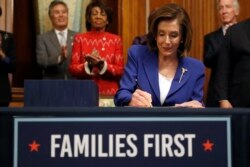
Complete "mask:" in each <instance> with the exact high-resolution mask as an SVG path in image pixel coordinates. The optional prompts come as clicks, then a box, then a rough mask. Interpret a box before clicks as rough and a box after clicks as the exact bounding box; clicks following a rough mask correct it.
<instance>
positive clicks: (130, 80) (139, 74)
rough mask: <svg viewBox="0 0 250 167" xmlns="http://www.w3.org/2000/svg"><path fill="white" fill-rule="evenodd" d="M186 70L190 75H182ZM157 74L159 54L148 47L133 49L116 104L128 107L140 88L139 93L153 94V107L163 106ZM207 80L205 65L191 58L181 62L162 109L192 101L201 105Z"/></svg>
mask: <svg viewBox="0 0 250 167" xmlns="http://www.w3.org/2000/svg"><path fill="white" fill-rule="evenodd" d="M183 68H185V69H187V71H186V72H185V73H183V75H182V69H183ZM158 73H159V71H158V54H157V52H156V51H155V52H151V51H150V50H149V49H148V46H143V45H133V46H132V47H131V48H130V49H129V51H128V61H127V65H126V67H125V72H124V75H123V77H122V79H121V81H120V89H119V90H118V91H117V93H116V95H115V99H114V100H115V104H116V105H117V106H124V105H128V103H129V102H130V100H131V97H132V93H133V92H134V91H135V89H136V88H137V87H138V85H139V87H140V89H142V90H144V91H146V92H148V93H150V94H151V96H152V105H153V106H162V105H161V102H160V88H159V78H158ZM181 75H182V77H181ZM204 78H205V67H204V65H203V63H202V62H200V61H198V60H196V59H194V58H191V57H182V58H180V59H179V65H178V67H177V71H176V74H175V77H174V79H173V81H172V84H171V87H170V90H169V93H168V95H167V97H166V99H165V102H164V103H163V106H173V105H175V104H176V103H183V102H186V101H190V100H197V101H200V102H202V100H203V86H204Z"/></svg>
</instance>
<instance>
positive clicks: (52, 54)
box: [36, 1, 76, 79]
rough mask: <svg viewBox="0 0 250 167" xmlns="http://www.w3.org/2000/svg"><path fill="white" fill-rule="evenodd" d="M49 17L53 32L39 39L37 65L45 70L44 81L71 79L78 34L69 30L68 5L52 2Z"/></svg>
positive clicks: (40, 36)
mask: <svg viewBox="0 0 250 167" xmlns="http://www.w3.org/2000/svg"><path fill="white" fill-rule="evenodd" d="M49 17H50V20H51V23H52V25H53V30H50V31H48V32H46V33H44V34H42V35H39V36H38V37H37V46H36V56H37V63H38V64H39V65H40V66H41V67H42V69H43V79H71V78H72V77H71V75H70V73H69V72H68V64H69V62H70V57H71V49H72V42H73V37H74V35H75V34H76V32H74V31H71V30H69V29H68V28H67V27H68V6H67V4H66V3H65V2H63V1H52V2H51V3H50V6H49Z"/></svg>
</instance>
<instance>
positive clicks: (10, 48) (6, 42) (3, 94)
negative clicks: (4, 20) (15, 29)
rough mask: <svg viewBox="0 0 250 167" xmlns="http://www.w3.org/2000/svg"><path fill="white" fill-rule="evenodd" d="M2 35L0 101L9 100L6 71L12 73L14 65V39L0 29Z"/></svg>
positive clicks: (6, 101) (9, 87) (9, 88)
mask: <svg viewBox="0 0 250 167" xmlns="http://www.w3.org/2000/svg"><path fill="white" fill-rule="evenodd" d="M0 35H1V36H2V49H3V52H4V53H5V56H6V57H5V59H3V60H0V103H8V102H10V101H11V86H10V82H9V77H8V73H12V72H13V71H14V67H15V53H14V39H13V35H12V34H10V33H7V32H4V31H0Z"/></svg>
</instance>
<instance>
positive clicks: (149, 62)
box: [143, 52, 160, 102]
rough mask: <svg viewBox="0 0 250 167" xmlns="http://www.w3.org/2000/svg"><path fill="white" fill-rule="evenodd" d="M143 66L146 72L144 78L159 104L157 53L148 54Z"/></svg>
mask: <svg viewBox="0 0 250 167" xmlns="http://www.w3.org/2000/svg"><path fill="white" fill-rule="evenodd" d="M143 64H144V69H145V72H146V77H147V79H148V81H149V83H150V86H151V88H152V92H153V93H154V95H155V96H156V97H157V99H158V101H159V102H160V90H159V78H158V55H157V52H149V55H148V56H147V57H146V58H145V59H143Z"/></svg>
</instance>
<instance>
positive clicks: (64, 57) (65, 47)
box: [61, 46, 68, 60]
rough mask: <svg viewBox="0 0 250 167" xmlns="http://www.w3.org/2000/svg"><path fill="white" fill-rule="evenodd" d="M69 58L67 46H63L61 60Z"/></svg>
mask: <svg viewBox="0 0 250 167" xmlns="http://www.w3.org/2000/svg"><path fill="white" fill-rule="evenodd" d="M67 57H68V50H67V46H61V60H64V59H67Z"/></svg>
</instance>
